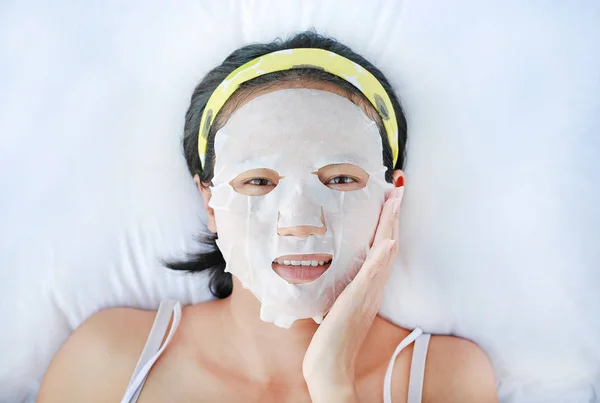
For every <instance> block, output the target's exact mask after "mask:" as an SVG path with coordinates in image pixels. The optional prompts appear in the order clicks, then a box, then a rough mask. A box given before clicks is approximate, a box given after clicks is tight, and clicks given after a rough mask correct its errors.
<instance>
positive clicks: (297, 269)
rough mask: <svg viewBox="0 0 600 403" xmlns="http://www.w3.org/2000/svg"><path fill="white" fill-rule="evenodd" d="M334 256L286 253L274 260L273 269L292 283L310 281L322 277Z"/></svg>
mask: <svg viewBox="0 0 600 403" xmlns="http://www.w3.org/2000/svg"><path fill="white" fill-rule="evenodd" d="M332 259H333V257H332V256H331V255H328V254H323V253H318V254H310V255H285V256H280V257H278V258H276V259H275V260H273V263H272V264H271V267H272V268H273V271H274V272H275V273H277V275H279V277H281V278H282V279H284V280H285V281H287V282H288V283H290V284H301V283H309V282H311V281H314V280H316V279H318V278H319V277H321V275H322V274H323V273H325V272H326V271H327V269H329V267H330V266H331V261H332Z"/></svg>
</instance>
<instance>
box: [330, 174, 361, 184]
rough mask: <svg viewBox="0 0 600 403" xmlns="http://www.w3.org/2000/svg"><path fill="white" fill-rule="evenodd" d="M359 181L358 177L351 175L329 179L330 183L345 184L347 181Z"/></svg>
mask: <svg viewBox="0 0 600 403" xmlns="http://www.w3.org/2000/svg"><path fill="white" fill-rule="evenodd" d="M356 182H358V181H357V180H356V179H354V178H351V177H350V176H336V177H335V178H331V179H329V180H328V181H327V184H328V185H343V184H347V183H356Z"/></svg>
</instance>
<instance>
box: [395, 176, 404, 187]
mask: <svg viewBox="0 0 600 403" xmlns="http://www.w3.org/2000/svg"><path fill="white" fill-rule="evenodd" d="M402 186H404V176H400V177H399V178H398V179H396V187H397V188H399V187H402Z"/></svg>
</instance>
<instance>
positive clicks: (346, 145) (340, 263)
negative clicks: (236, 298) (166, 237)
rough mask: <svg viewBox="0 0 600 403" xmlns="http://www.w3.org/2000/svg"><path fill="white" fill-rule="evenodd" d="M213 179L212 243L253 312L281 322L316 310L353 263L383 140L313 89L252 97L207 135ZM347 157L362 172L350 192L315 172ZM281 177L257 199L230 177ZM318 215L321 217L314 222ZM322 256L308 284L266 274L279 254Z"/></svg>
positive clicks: (378, 175)
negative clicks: (256, 172) (306, 230)
mask: <svg viewBox="0 0 600 403" xmlns="http://www.w3.org/2000/svg"><path fill="white" fill-rule="evenodd" d="M215 155H216V163H215V176H214V178H213V181H212V182H213V185H214V186H213V187H212V197H211V200H210V203H209V206H210V207H212V208H213V209H214V211H215V220H216V225H217V232H218V235H219V239H218V240H217V245H218V246H219V249H220V250H221V252H222V253H223V256H224V258H225V261H226V262H227V265H226V269H225V271H227V272H230V273H232V274H233V275H235V276H236V277H237V278H238V279H239V280H240V281H241V283H242V285H243V286H244V287H245V288H247V289H249V290H250V291H252V293H253V294H254V295H255V296H256V298H257V299H258V300H259V301H260V302H261V311H260V318H261V319H262V320H263V321H266V322H273V323H275V325H277V326H280V327H284V328H289V327H290V326H291V325H292V324H293V323H294V321H296V320H298V319H304V318H313V319H314V320H315V322H317V323H321V321H322V320H323V315H324V314H326V313H327V311H328V310H329V309H330V308H331V306H332V304H333V302H334V301H335V299H336V298H337V297H338V295H339V294H340V293H341V292H342V290H343V289H344V288H345V287H346V286H347V285H348V283H349V282H350V281H351V280H352V279H353V278H354V276H355V275H356V273H357V271H358V270H359V269H360V267H361V265H362V263H363V262H364V259H365V257H366V253H367V251H368V248H369V244H370V242H371V240H372V237H373V235H374V233H375V229H376V227H377V222H378V219H379V214H380V212H381V208H382V206H383V202H384V200H385V196H386V194H387V193H388V192H390V191H391V190H392V189H393V186H392V185H391V184H390V183H387V182H386V181H385V172H386V168H385V166H384V165H383V159H382V140H381V135H380V134H379V131H378V129H377V126H376V124H375V122H373V121H372V120H371V119H369V118H368V117H367V116H366V115H365V114H364V112H363V111H362V110H361V109H360V108H359V107H358V106H356V105H355V104H353V103H352V102H351V101H349V100H348V99H346V98H344V97H342V96H339V95H336V94H333V93H331V92H327V91H320V90H313V89H284V90H278V91H274V92H271V93H267V94H264V95H260V96H258V97H257V98H255V99H253V100H251V101H250V102H248V103H247V104H245V105H244V106H242V107H241V108H240V109H239V110H237V111H236V112H235V113H234V114H233V115H232V116H231V117H230V119H229V121H228V122H227V124H226V125H225V126H224V127H223V128H222V129H221V130H219V131H218V132H217V134H216V137H215ZM341 163H349V164H353V165H356V166H358V167H360V168H362V169H363V170H364V171H366V172H367V173H368V174H369V179H368V181H367V183H366V185H365V186H364V187H363V188H361V189H358V190H353V191H340V190H335V189H332V188H330V187H328V186H326V185H325V184H323V183H322V182H321V181H320V180H319V177H318V176H317V175H316V174H314V172H316V171H317V170H319V169H320V168H322V167H324V166H327V165H330V164H341ZM257 168H268V169H271V170H273V171H276V172H277V173H278V174H279V176H280V177H281V179H280V181H279V183H278V184H277V186H276V187H275V188H274V189H272V190H271V191H270V192H269V193H267V194H265V195H262V196H248V195H244V194H241V193H238V192H237V191H236V190H234V189H233V187H232V185H231V184H230V182H231V181H232V180H233V179H234V178H236V177H237V176H238V175H239V174H241V173H243V172H245V171H248V170H250V169H257ZM323 220H324V222H323ZM303 225H310V226H317V227H322V226H323V225H325V226H326V231H325V233H324V235H309V236H307V237H304V238H301V237H296V236H294V235H287V236H284V235H278V228H286V227H297V226H303ZM311 253H325V254H330V255H332V256H333V260H332V262H331V265H330V267H329V268H328V269H327V271H325V272H324V273H323V274H322V275H321V276H320V277H319V278H317V279H316V280H313V281H311V282H309V283H302V284H290V283H288V282H287V281H286V280H284V279H283V278H282V277H280V276H279V275H278V274H277V273H276V272H275V271H273V268H272V263H273V261H274V259H276V258H278V257H281V256H283V255H294V254H311Z"/></svg>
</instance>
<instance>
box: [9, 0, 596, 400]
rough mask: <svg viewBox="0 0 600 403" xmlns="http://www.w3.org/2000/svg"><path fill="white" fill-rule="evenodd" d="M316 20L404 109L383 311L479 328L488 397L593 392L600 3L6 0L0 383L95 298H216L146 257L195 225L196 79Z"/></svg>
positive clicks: (36, 361) (443, 327)
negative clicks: (395, 251) (404, 152)
mask: <svg viewBox="0 0 600 403" xmlns="http://www.w3.org/2000/svg"><path fill="white" fill-rule="evenodd" d="M312 26H314V27H315V28H316V29H317V30H318V31H319V32H320V33H323V34H329V35H332V36H334V37H336V38H337V39H339V40H341V41H342V42H343V43H345V44H347V45H349V46H351V47H353V48H354V49H355V50H356V51H357V52H358V53H360V54H362V55H363V56H365V57H366V58H368V59H369V60H370V61H372V62H373V63H374V64H376V65H377V66H378V67H380V68H381V69H382V70H383V71H384V73H385V74H386V75H387V76H388V77H389V78H390V79H391V81H392V82H393V84H394V85H395V88H396V90H397V92H398V94H399V95H400V97H401V98H402V100H403V104H404V107H405V109H406V112H407V117H408V120H409V149H408V153H409V154H408V164H407V169H406V172H407V192H406V198H405V203H404V207H403V214H402V217H401V220H402V254H401V258H400V259H399V265H398V267H397V270H396V271H395V273H394V274H393V277H392V279H391V281H390V284H389V287H388V290H387V294H386V299H385V302H384V307H383V309H382V313H383V314H384V315H385V316H386V317H389V318H390V319H392V320H393V321H395V322H396V323H398V324H401V325H404V326H409V327H412V326H417V325H419V326H421V327H423V328H424V329H425V330H426V331H431V332H441V333H453V334H457V335H460V336H463V337H467V338H470V339H473V340H474V341H476V342H477V343H478V344H479V345H480V346H481V347H482V348H484V349H485V350H486V352H487V353H488V354H489V355H490V357H491V359H492V361H493V364H494V368H495V371H496V376H497V379H498V381H499V388H500V395H501V398H502V400H503V401H506V402H531V403H533V402H557V403H558V402H560V403H563V402H567V401H568V402H590V401H594V400H593V399H594V396H596V397H598V396H600V387H599V386H598V385H599V380H600V343H599V342H598V341H599V340H600V298H599V297H598V295H599V292H598V291H599V288H600V270H598V268H599V267H600V252H599V250H600V248H599V245H600V212H599V211H598V207H597V206H598V205H600V190H599V189H598V187H597V184H598V183H599V182H600V167H599V166H598V164H597V163H596V159H597V156H598V153H599V152H600V140H599V138H598V136H597V134H598V131H599V129H600V113H599V112H600V97H599V96H598V94H600V80H599V79H598V71H600V47H599V46H598V40H597V38H599V37H600V4H599V3H598V2H594V1H592V0H589V1H581V2H578V3H577V5H576V6H575V4H568V3H559V2H554V3H546V4H544V7H542V6H541V5H540V4H533V3H531V4H525V3H524V2H517V1H515V0H513V1H496V2H485V4H483V2H477V1H474V0H473V1H469V0H457V1H454V2H452V3H449V2H445V1H443V0H421V1H416V0H410V1H405V2H388V1H380V2H375V1H364V0H363V1H330V2H319V1H317V0H312V1H303V2H301V1H299V0H296V1H287V2H281V1H276V0H268V1H262V2H237V3H236V2H210V1H199V0H177V1H174V2H169V3H168V4H167V3H165V2H158V1H144V2H141V1H140V2H117V1H105V2H86V4H85V6H82V5H80V4H78V3H76V2H69V1H66V0H62V1H59V2H54V3H53V4H52V5H46V4H45V3H43V2H41V1H34V2H33V3H32V2H27V3H17V2H12V3H8V2H5V3H4V4H2V5H0V60H2V63H1V64H0V105H1V108H0V135H1V136H2V138H1V140H2V143H1V144H2V147H1V148H0V170H1V172H2V175H1V176H0V189H2V190H1V192H2V193H1V196H0V245H1V247H0V262H2V266H1V267H2V271H1V272H0V295H2V297H1V299H0V301H1V302H2V303H1V305H0V321H1V323H2V324H3V325H4V326H2V328H3V331H2V332H0V402H11V403H12V402H20V401H33V399H34V397H35V393H36V389H37V385H38V382H39V380H40V379H41V377H42V375H43V373H44V371H45V369H46V366H47V364H48V363H49V361H50V359H51V358H52V356H53V354H54V353H55V352H56V350H57V349H58V347H59V346H60V345H61V343H62V342H63V341H64V340H65V339H66V338H67V337H68V335H69V333H70V331H72V330H73V329H74V328H75V327H76V326H77V325H78V324H79V323H80V322H81V321H82V320H84V319H85V318H86V317H88V316H90V315H91V314H93V313H94V312H96V311H98V310H100V309H101V308H104V307H107V306H122V305H127V306H137V307H143V308H153V307H154V308H155V307H156V306H157V304H158V302H159V301H160V300H161V299H163V298H167V297H169V298H178V299H180V300H181V301H182V302H184V303H192V302H193V303H196V302H200V301H203V300H206V299H208V298H210V293H209V292H208V290H207V288H206V279H205V278H204V276H202V275H199V276H190V275H184V274H181V273H176V272H173V271H170V270H168V269H166V268H164V267H163V266H162V264H161V262H160V259H162V258H169V257H174V256H180V257H181V256H182V255H183V253H184V252H186V251H187V252H192V251H194V250H197V248H198V245H197V244H196V242H195V241H194V236H195V234H197V233H198V232H199V231H200V230H201V228H202V227H203V225H202V223H201V222H202V220H203V215H202V211H201V210H202V209H201V203H200V198H199V196H198V194H197V191H196V189H195V187H194V185H193V183H192V181H191V178H190V177H189V175H188V173H187V170H186V167H185V162H184V159H183V157H182V155H181V147H180V138H181V133H182V127H183V116H184V113H185V110H186V108H187V106H188V102H189V97H190V95H191V91H192V90H193V88H194V86H195V84H196V82H197V81H198V80H199V79H201V78H202V76H203V75H204V74H205V73H206V72H207V71H208V70H209V69H210V68H212V67H213V66H215V65H217V64H219V63H220V62H221V61H222V59H223V58H224V57H225V56H227V55H228V54H229V53H230V52H231V51H233V50H234V49H236V48H237V47H239V46H241V45H243V44H245V43H248V42H256V41H270V40H272V39H273V38H275V37H277V36H282V37H285V36H287V35H288V34H290V33H293V32H297V31H300V30H303V29H307V28H310V27H312ZM595 383H596V389H595V391H594V386H593V385H594V384H595ZM594 393H595V395H594Z"/></svg>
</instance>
